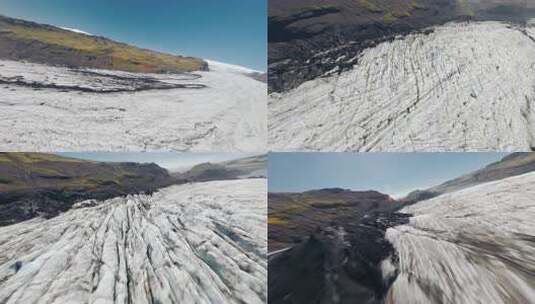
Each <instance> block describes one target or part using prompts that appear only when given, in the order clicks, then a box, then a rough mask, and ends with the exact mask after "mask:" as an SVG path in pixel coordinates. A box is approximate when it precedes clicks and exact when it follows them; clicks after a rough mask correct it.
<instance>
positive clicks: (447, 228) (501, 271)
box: [386, 173, 535, 304]
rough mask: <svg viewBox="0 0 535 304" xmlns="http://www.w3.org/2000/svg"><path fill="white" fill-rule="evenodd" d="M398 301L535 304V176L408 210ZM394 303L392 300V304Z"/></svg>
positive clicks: (393, 233)
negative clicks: (409, 214) (408, 220)
mask: <svg viewBox="0 0 535 304" xmlns="http://www.w3.org/2000/svg"><path fill="white" fill-rule="evenodd" d="M401 211H402V212H406V213H411V214H413V215H414V216H413V217H412V218H411V220H410V223H409V224H407V225H403V226H397V227H394V228H390V229H388V230H387V232H386V237H387V239H388V240H389V241H390V242H391V243H392V244H393V245H394V247H395V249H396V251H397V252H398V255H399V263H400V267H399V268H400V274H399V276H398V277H397V279H396V281H395V282H394V284H393V285H392V287H391V290H390V294H389V295H388V296H387V298H389V299H391V303H414V304H418V303H445V304H448V303H452V304H453V303H467V304H469V303H493V304H500V303H535V280H534V276H533V274H534V273H535V255H534V254H533V252H535V242H534V240H535V173H528V174H524V175H520V176H515V177H510V178H506V179H503V180H500V181H496V182H491V183H486V184H481V185H478V186H474V187H471V188H467V189H464V190H460V191H457V192H453V193H448V194H443V195H441V196H438V197H436V198H433V199H430V200H427V201H422V202H419V203H417V204H415V205H412V206H410V207H406V208H404V209H403V210H401ZM389 303H390V302H389Z"/></svg>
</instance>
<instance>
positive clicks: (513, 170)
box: [401, 153, 535, 205]
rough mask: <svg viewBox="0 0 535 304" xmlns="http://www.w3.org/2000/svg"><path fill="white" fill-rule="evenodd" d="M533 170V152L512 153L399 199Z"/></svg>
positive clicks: (412, 199) (405, 201) (409, 200)
mask: <svg viewBox="0 0 535 304" xmlns="http://www.w3.org/2000/svg"><path fill="white" fill-rule="evenodd" d="M532 171H535V153H512V154H510V155H508V156H507V157H504V158H503V159H502V160H500V161H498V162H496V163H492V164H490V165H488V166H486V167H485V168H482V169H480V170H477V171H475V172H471V173H469V174H466V175H463V176H461V177H458V178H456V179H453V180H450V181H447V182H445V183H443V184H440V185H438V186H435V187H431V188H429V189H426V190H417V191H414V192H411V193H409V195H407V197H405V198H403V199H402V200H401V202H402V204H403V205H406V204H411V203H415V202H418V201H421V200H423V199H429V198H432V197H435V196H438V195H441V194H444V193H449V192H455V191H458V190H462V189H465V188H468V187H472V186H476V185H479V184H483V183H488V182H492V181H496V180H500V179H504V178H507V177H511V176H516V175H521V174H525V173H528V172H532Z"/></svg>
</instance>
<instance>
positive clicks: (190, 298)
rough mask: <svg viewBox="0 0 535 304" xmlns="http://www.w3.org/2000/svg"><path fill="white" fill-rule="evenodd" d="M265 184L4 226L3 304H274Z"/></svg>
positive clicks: (131, 201)
mask: <svg viewBox="0 0 535 304" xmlns="http://www.w3.org/2000/svg"><path fill="white" fill-rule="evenodd" d="M266 191H267V190H266V180H265V179H250V180H237V181H217V182H207V183H198V184H188V185H179V186H172V187H169V188H165V189H162V190H161V191H159V192H157V193H155V194H153V195H152V196H148V195H131V196H128V197H126V198H115V199H110V200H107V201H104V202H95V201H86V202H84V203H80V204H79V205H78V206H77V208H76V209H71V210H70V211H68V212H66V213H64V214H61V215H59V216H57V217H55V218H52V219H49V220H46V219H41V218H39V219H34V220H30V221H27V222H22V223H19V224H15V225H12V226H7V227H2V228H0V303H6V304H11V303H21V304H31V303H39V304H47V303H50V304H51V303H57V304H59V303H133V304H134V303H188V304H194V303H253V304H254V303H265V302H266V297H267V286H266V284H267V227H266V220H265V219H266V216H267V215H266V209H267V208H266V204H267V203H266Z"/></svg>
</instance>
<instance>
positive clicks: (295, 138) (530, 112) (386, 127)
mask: <svg viewBox="0 0 535 304" xmlns="http://www.w3.org/2000/svg"><path fill="white" fill-rule="evenodd" d="M534 102H535V27H533V25H531V27H528V28H522V27H520V26H513V25H509V24H506V23H500V22H472V23H448V24H446V25H443V26H438V27H436V28H434V32H433V33H431V34H429V35H425V34H423V33H415V34H411V35H408V36H406V37H405V38H402V39H395V40H393V41H388V42H384V43H381V44H379V45H377V46H376V47H373V48H369V49H367V50H365V51H363V52H362V53H361V55H360V57H359V60H358V63H357V64H356V65H355V66H354V68H353V69H352V70H350V71H347V72H343V73H341V74H340V75H335V76H325V77H320V78H317V79H314V80H311V81H308V82H305V83H303V84H302V85H301V86H299V87H298V88H296V89H293V90H290V91H288V92H285V93H273V94H271V95H270V96H269V98H268V108H269V127H268V128H269V138H268V146H269V149H270V150H272V151H291V150H300V151H390V152H393V151H497V150H499V151H529V150H531V148H533V147H535V132H534V131H533V130H534V129H535V107H533V106H532V105H533V103H534Z"/></svg>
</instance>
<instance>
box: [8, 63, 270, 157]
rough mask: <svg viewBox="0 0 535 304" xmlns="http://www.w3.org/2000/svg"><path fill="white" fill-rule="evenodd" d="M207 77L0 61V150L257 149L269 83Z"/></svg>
mask: <svg viewBox="0 0 535 304" xmlns="http://www.w3.org/2000/svg"><path fill="white" fill-rule="evenodd" d="M209 68H210V71H198V72H194V73H183V74H139V73H136V74H134V73H127V72H120V71H107V70H92V69H82V70H80V69H69V68H66V67H52V66H47V65H42V64H35V63H29V62H19V61H9V60H0V128H1V129H3V130H10V131H9V132H2V133H0V149H1V150H2V151H36V152H58V151H69V152H77V151H192V152H206V151H220V152H259V151H263V150H264V148H265V145H266V138H267V121H266V116H267V106H266V90H267V85H266V83H263V82H261V81H258V80H255V79H253V77H251V76H250V74H251V73H253V72H254V71H252V70H248V69H246V68H241V67H236V66H232V65H228V64H224V63H219V62H215V61H210V62H209Z"/></svg>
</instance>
